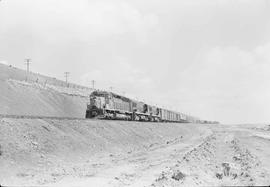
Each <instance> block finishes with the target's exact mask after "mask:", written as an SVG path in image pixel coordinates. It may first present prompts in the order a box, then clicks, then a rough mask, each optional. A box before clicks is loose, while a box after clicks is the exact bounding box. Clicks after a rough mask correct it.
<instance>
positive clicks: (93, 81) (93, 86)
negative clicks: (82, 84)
mask: <svg viewBox="0 0 270 187" xmlns="http://www.w3.org/2000/svg"><path fill="white" fill-rule="evenodd" d="M95 83H96V81H95V80H92V88H93V90H94V89H95Z"/></svg>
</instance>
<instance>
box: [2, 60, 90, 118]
mask: <svg viewBox="0 0 270 187" xmlns="http://www.w3.org/2000/svg"><path fill="white" fill-rule="evenodd" d="M26 77H28V78H27V81H26ZM0 88H1V94H0V105H1V107H0V114H3V115H32V116H54V117H76V118H83V117H84V114H85V110H86V104H87V101H88V95H89V94H90V93H91V91H92V89H89V88H87V87H83V86H79V85H75V84H66V83H65V82H63V81H60V80H57V79H55V78H50V77H47V76H43V75H39V74H35V73H30V74H29V75H28V76H27V72H26V71H23V70H20V69H17V68H14V67H10V66H6V65H2V64H0Z"/></svg>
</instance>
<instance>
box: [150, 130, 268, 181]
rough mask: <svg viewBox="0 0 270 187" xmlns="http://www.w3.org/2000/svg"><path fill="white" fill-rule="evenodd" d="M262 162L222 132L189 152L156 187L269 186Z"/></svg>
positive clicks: (164, 175)
mask: <svg viewBox="0 0 270 187" xmlns="http://www.w3.org/2000/svg"><path fill="white" fill-rule="evenodd" d="M266 173H267V172H266V171H265V170H264V169H263V167H262V164H261V162H260V161H259V160H258V158H257V157H256V156H255V155H252V154H251V152H250V151H249V150H248V149H247V148H246V147H244V146H243V145H241V142H239V140H238V139H237V138H236V137H234V136H233V135H232V134H231V133H225V132H218V133H215V134H213V135H212V136H210V137H208V138H207V139H206V140H205V141H204V142H203V143H202V144H201V145H199V146H198V147H196V148H194V149H193V150H191V151H190V152H188V153H186V154H185V156H184V157H183V158H181V159H180V160H178V163H177V164H176V165H175V166H174V167H172V168H171V169H169V170H168V171H166V172H163V173H162V174H161V175H160V176H159V177H158V178H157V179H156V181H155V182H154V183H153V185H152V186H179V185H183V186H198V185H199V186H243V185H244V186H253V185H266V184H269V175H267V176H266Z"/></svg>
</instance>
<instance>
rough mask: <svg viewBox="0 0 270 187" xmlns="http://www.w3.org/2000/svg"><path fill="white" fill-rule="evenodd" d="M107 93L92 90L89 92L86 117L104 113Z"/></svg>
mask: <svg viewBox="0 0 270 187" xmlns="http://www.w3.org/2000/svg"><path fill="white" fill-rule="evenodd" d="M106 100H108V94H107V93H106V92H102V91H94V92H92V93H91V94H90V102H89V104H88V105H87V109H86V114H85V117H86V118H94V117H96V116H99V115H103V114H104V109H105V107H106Z"/></svg>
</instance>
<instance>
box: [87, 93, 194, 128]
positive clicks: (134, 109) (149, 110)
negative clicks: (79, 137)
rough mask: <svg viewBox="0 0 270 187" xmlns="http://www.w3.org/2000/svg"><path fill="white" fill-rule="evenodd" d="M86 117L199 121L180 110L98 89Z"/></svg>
mask: <svg viewBox="0 0 270 187" xmlns="http://www.w3.org/2000/svg"><path fill="white" fill-rule="evenodd" d="M85 117H86V118H99V119H123V120H132V121H157V122H183V123H196V122H197V121H199V120H198V119H197V118H194V117H192V116H188V115H185V114H182V113H179V112H174V111H171V110H166V109H163V108H159V107H157V106H151V105H149V104H146V103H144V102H140V101H136V100H133V99H130V98H127V97H124V96H121V95H118V94H115V93H112V92H107V91H98V90H96V91H94V92H92V93H91V94H90V102H89V103H88V104H87V109H86V115H85Z"/></svg>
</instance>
